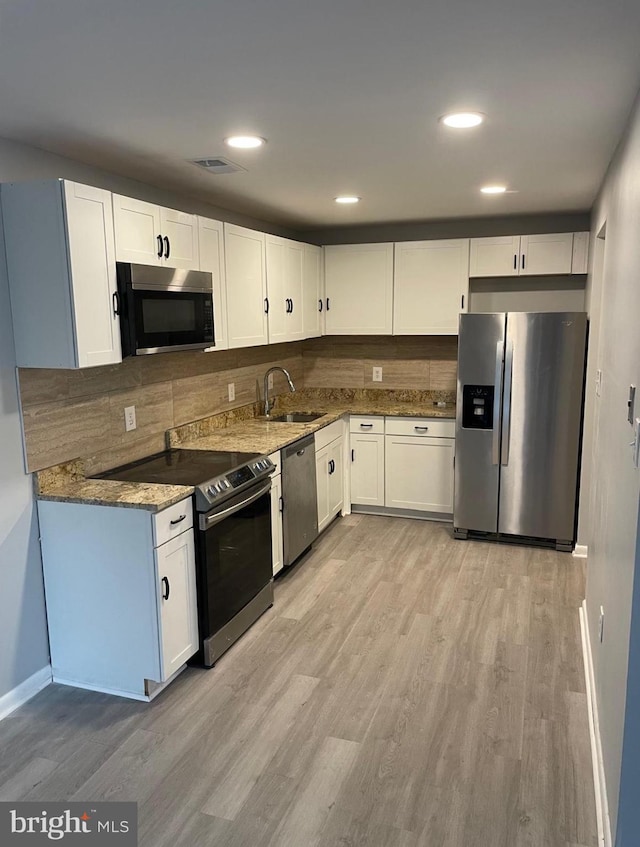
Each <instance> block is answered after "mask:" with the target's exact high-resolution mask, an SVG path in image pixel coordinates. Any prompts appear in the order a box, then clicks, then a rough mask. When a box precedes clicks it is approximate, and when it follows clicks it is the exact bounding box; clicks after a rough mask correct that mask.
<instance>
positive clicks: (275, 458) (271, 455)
mask: <svg viewBox="0 0 640 847" xmlns="http://www.w3.org/2000/svg"><path fill="white" fill-rule="evenodd" d="M269 458H270V459H271V461H272V462H273V464H274V465H275V466H276V469H275V471H274V472H273V474H272V475H271V476H272V478H273V477H274V476H277V475H278V474H279V473H281V472H282V466H281V464H280V451H279V450H276V452H275V453H269Z"/></svg>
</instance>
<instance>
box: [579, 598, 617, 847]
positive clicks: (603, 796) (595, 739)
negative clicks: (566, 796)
mask: <svg viewBox="0 0 640 847" xmlns="http://www.w3.org/2000/svg"><path fill="white" fill-rule="evenodd" d="M580 629H581V631H582V655H583V659H584V676H585V680H586V684H587V704H588V709H589V733H590V735H591V762H592V765H593V783H594V788H595V795H596V820H597V825H598V845H599V847H611V820H610V818H609V802H608V800H607V785H606V779H605V774H604V760H603V757H602V739H601V738H600V722H599V720H598V701H597V698H596V687H595V677H594V674H593V655H592V653H591V638H590V636H589V621H588V618H587V603H586V600H583V601H582V606H581V607H580Z"/></svg>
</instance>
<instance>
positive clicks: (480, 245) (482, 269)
mask: <svg viewBox="0 0 640 847" xmlns="http://www.w3.org/2000/svg"><path fill="white" fill-rule="evenodd" d="M519 257H520V236H519V235H514V236H511V235H506V236H502V237H499V238H472V239H471V249H470V254H469V276H517V275H518V265H519Z"/></svg>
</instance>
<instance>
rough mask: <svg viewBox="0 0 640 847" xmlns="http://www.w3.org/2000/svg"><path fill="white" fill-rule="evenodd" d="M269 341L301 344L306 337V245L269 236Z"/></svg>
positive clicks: (267, 247)
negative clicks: (304, 274) (304, 266)
mask: <svg viewBox="0 0 640 847" xmlns="http://www.w3.org/2000/svg"><path fill="white" fill-rule="evenodd" d="M266 255H267V299H268V301H269V342H270V343H272V344H273V343H277V342H280V341H298V340H300V339H301V338H303V337H304V334H303V309H304V303H303V288H302V285H303V258H304V254H303V245H302V244H299V243H298V242H297V241H290V240H289V239H287V238H280V237H279V236H277V235H267V236H266Z"/></svg>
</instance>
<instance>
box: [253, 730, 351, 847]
mask: <svg viewBox="0 0 640 847" xmlns="http://www.w3.org/2000/svg"><path fill="white" fill-rule="evenodd" d="M359 747H360V745H359V744H357V743H356V742H355V741H345V740H344V739H342V738H331V737H329V738H326V739H325V741H324V743H323V745H322V747H321V748H320V750H319V752H318V755H317V757H316V758H315V759H314V760H313V762H312V763H311V765H310V768H309V771H308V773H307V774H306V775H305V777H304V778H303V779H302V781H301V783H300V790H299V792H298V795H297V796H296V797H295V798H294V800H293V803H292V804H291V807H290V809H289V811H288V812H287V814H286V815H285V816H284V818H283V819H282V822H281V824H280V826H279V827H278V828H277V830H276V831H275V833H274V835H273V837H272V839H271V842H270V843H271V844H272V845H277V847H300V845H302V844H304V845H305V847H313V845H316V844H318V843H319V842H320V837H321V833H322V829H323V827H324V825H325V822H326V819H327V815H328V814H329V811H330V810H331V808H332V807H333V805H334V804H335V802H336V799H337V797H338V795H339V793H340V789H341V787H342V783H343V782H344V780H345V778H346V777H347V776H348V774H349V771H350V769H351V766H352V765H353V762H354V759H355V757H356V755H357V753H358V750H359Z"/></svg>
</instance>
